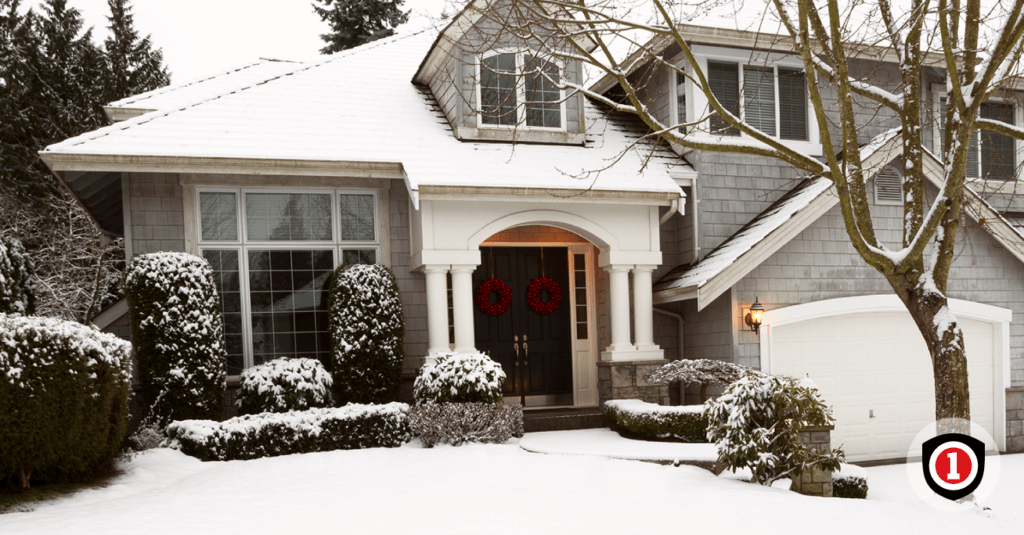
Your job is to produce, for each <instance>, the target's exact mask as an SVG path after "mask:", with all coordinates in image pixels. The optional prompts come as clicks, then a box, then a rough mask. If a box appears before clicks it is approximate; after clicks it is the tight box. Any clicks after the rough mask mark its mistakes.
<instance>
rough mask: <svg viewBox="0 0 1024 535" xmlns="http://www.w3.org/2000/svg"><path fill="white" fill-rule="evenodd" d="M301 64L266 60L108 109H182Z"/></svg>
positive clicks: (133, 99) (133, 98) (160, 90)
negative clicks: (181, 107)
mask: <svg viewBox="0 0 1024 535" xmlns="http://www.w3.org/2000/svg"><path fill="white" fill-rule="evenodd" d="M297 65H299V62H295V61H289V60H280V59H266V58H262V59H260V60H259V61H256V62H253V63H248V64H245V65H241V66H239V67H236V68H234V69H228V70H225V71H220V72H217V73H214V74H212V75H209V76H204V77H202V78H197V79H194V80H189V81H188V82H183V83H180V84H172V85H169V86H166V87H161V88H159V89H154V90H153V91H147V92H145V93H140V94H138V95H132V96H130V97H128V98H123V99H121V100H118V101H115V102H111V103H110V104H107V106H106V107H107V108H126V109H137V110H163V109H168V108H174V107H180V106H185V105H188V104H191V103H193V102H196V101H197V100H205V99H209V98H213V97H216V96H220V95H224V94H227V93H231V92H232V91H238V90H240V89H244V88H246V87H249V86H251V85H253V84H256V83H260V82H263V81H266V80H267V79H270V78H273V77H275V76H279V75H281V74H284V73H285V72H288V71H292V70H295V67H296V66H297Z"/></svg>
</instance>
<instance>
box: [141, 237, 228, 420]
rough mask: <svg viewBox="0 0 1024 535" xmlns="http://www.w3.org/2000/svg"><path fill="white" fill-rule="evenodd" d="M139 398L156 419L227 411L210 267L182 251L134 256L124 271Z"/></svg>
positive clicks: (221, 331) (220, 326) (222, 349)
mask: <svg viewBox="0 0 1024 535" xmlns="http://www.w3.org/2000/svg"><path fill="white" fill-rule="evenodd" d="M125 294H126V296H127V298H128V316H129V319H130V322H131V332H132V344H133V346H134V348H135V357H136V358H137V359H138V365H139V380H140V382H141V387H142V388H141V394H142V397H143V403H144V404H145V406H147V407H149V410H150V412H151V413H152V414H153V415H154V418H153V419H152V420H153V421H154V422H156V423H158V424H159V425H160V426H161V427H163V426H164V425H166V424H167V423H168V422H170V421H171V420H187V419H197V418H198V419H213V420H219V419H221V418H222V415H223V414H224V391H225V388H226V386H227V385H226V382H225V381H226V378H225V361H226V358H227V357H226V352H225V347H224V328H223V320H222V318H221V314H220V310H219V308H218V301H217V290H216V287H215V286H214V283H213V271H212V270H211V269H210V265H209V264H208V263H207V262H206V260H205V259H203V258H200V257H198V256H194V255H190V254H186V253H150V254H142V255H138V256H136V257H135V258H134V259H132V261H131V263H130V264H129V265H128V275H127V276H126V277H125Z"/></svg>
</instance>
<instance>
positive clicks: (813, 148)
mask: <svg viewBox="0 0 1024 535" xmlns="http://www.w3.org/2000/svg"><path fill="white" fill-rule="evenodd" d="M692 50H693V54H694V59H696V60H697V66H699V67H700V69H701V70H702V71H703V72H705V73H706V72H707V69H708V61H711V62H712V63H714V62H721V63H736V64H738V65H739V90H740V96H741V98H742V95H743V77H744V74H745V73H744V69H743V67H745V66H750V67H770V68H772V69H774V71H775V128H776V135H774V136H770V135H769V136H768V137H771V138H773V139H776V140H778V141H779V143H782V144H783V145H785V146H787V147H790V148H792V149H793V150H797V151H800V152H802V153H804V154H807V155H810V156H821V155H822V154H824V152H823V151H822V148H821V136H820V134H819V132H818V121H816V120H815V114H814V105H813V103H811V101H810V99H809V98H808V99H807V141H800V140H794V139H781V137H780V136H779V132H781V131H782V122H781V117H779V102H780V101H781V99H780V95H779V68H780V67H781V68H784V69H796V70H801V71H802V70H804V64H803V61H802V60H801V59H800V58H799V57H797V56H793V55H790V54H781V53H775V52H758V51H750V50H736V49H731V48H722V47H716V46H706V45H694V46H693V47H692ZM671 61H672V62H673V64H675V65H684V69H685V70H686V72H687V74H689V75H692V74H693V68H692V67H691V66H689V65H686V64H685V61H683V59H682V56H681V55H680V56H676V57H674V58H673V59H672V60H671ZM673 74H674V73H673ZM669 86H670V88H669V94H670V95H672V105H671V109H672V122H673V124H674V123H675V121H676V118H677V117H678V114H677V113H676V101H677V100H678V99H677V98H676V88H675V76H674V75H673V76H670V77H669ZM708 107H709V103H708V98H707V96H706V95H705V94H704V92H703V91H699V90H697V89H696V88H695V87H694V84H693V83H692V82H691V81H690V80H687V81H686V117H687V120H688V121H689V122H691V123H694V122H697V119H698V118H700V119H701V120H702V121H707V120H708V117H709V116H708V112H707V110H708ZM744 113H745V106H743V104H742V102H741V104H740V119H741V120H742V119H743V115H744ZM691 130H692V129H691ZM688 135H689V136H690V137H691V138H692V139H693V140H694V141H698V142H702V143H728V142H729V140H730V139H743V140H745V142H750V141H754V140H753V138H751V137H750V136H748V135H746V134H744V133H742V132H740V135H739V136H727V135H713V134H709V133H706V132H692V133H690V134H688ZM765 135H768V134H765ZM764 147H765V148H768V146H767V145H764Z"/></svg>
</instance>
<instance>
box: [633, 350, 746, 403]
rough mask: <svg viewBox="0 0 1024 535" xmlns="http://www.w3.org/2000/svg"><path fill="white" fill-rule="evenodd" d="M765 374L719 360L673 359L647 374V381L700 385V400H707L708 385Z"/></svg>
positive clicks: (662, 383) (722, 383)
mask: <svg viewBox="0 0 1024 535" xmlns="http://www.w3.org/2000/svg"><path fill="white" fill-rule="evenodd" d="M764 375H765V374H763V373H761V372H759V371H757V370H755V369H753V368H748V367H746V366H740V365H739V364H733V363H731V362H725V361H721V360H711V359H694V360H673V361H672V362H669V363H668V364H665V365H664V366H662V367H660V368H658V369H657V370H656V371H655V372H654V373H652V374H650V375H648V376H647V382H648V383H651V384H656V385H667V384H669V383H674V382H676V381H681V382H682V383H683V384H693V383H697V384H699V385H700V402H701V403H704V402H706V401H707V400H708V387H709V386H728V385H730V384H732V383H733V382H735V381H738V380H739V379H740V378H741V377H763V376H764Z"/></svg>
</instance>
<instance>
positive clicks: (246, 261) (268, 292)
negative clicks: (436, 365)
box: [198, 189, 380, 375]
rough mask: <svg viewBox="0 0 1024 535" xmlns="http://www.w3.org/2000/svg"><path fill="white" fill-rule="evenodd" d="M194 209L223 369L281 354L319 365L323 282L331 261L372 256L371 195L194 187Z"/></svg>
mask: <svg viewBox="0 0 1024 535" xmlns="http://www.w3.org/2000/svg"><path fill="white" fill-rule="evenodd" d="M198 206H199V214H198V216H199V217H198V220H199V227H200V228H199V233H198V234H199V246H200V250H201V254H202V256H203V257H204V258H206V260H207V261H209V262H210V266H211V267H212V268H213V271H214V280H215V283H216V286H217V291H218V293H219V296H220V308H221V312H222V314H223V316H224V332H225V342H226V345H227V350H228V366H227V371H228V374H229V375H238V374H239V373H241V371H242V370H243V369H244V368H245V367H247V366H252V365H254V364H260V363H263V362H266V361H268V360H272V359H275V358H280V357H309V358H319V359H321V360H324V361H326V360H327V359H328V358H329V356H330V334H329V333H330V331H329V329H328V327H327V282H328V280H330V276H331V273H332V271H333V269H334V268H335V267H336V266H337V265H338V264H339V263H344V264H362V263H375V262H377V260H378V256H379V248H380V244H379V232H378V230H377V225H378V216H377V196H376V194H375V193H372V192H365V191H364V192H358V191H354V192H351V191H333V192H332V191H325V192H309V193H306V192H303V193H292V192H287V193H281V192H270V191H265V190H263V191H261V190H250V191H247V190H237V189H236V190H231V191H224V190H221V191H200V192H199V193H198Z"/></svg>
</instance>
